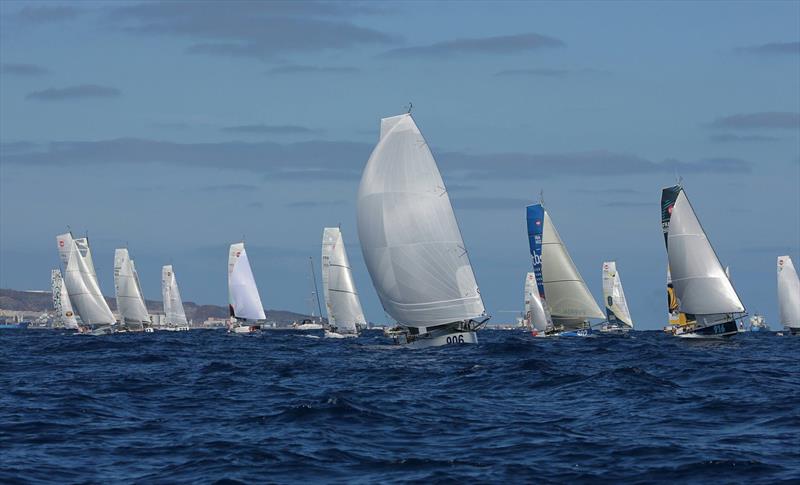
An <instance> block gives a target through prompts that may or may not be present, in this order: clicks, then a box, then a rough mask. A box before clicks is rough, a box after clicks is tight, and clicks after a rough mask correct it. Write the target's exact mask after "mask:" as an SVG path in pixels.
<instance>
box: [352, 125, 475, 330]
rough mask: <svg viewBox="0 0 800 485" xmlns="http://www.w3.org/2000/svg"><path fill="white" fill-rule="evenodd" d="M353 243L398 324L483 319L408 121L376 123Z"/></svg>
mask: <svg viewBox="0 0 800 485" xmlns="http://www.w3.org/2000/svg"><path fill="white" fill-rule="evenodd" d="M358 237H359V240H360V241H361V250H362V252H363V254H364V260H365V261H366V264H367V269H368V270H369V274H370V277H371V278H372V283H373V285H374V286H375V289H376V291H377V293H378V296H379V297H380V300H381V303H382V304H383V308H384V310H386V312H387V313H388V314H389V315H390V316H391V317H392V318H394V319H395V320H396V321H397V322H398V323H399V324H401V325H405V326H408V327H423V328H424V327H432V326H435V325H444V324H448V323H455V322H459V321H465V320H470V319H477V318H480V317H482V316H484V315H485V309H484V305H483V300H482V299H481V295H480V291H479V290H478V284H477V282H476V281H475V275H474V273H473V271H472V266H471V265H470V261H469V256H468V255H467V250H466V247H465V246H464V241H463V240H462V238H461V231H460V230H459V228H458V223H457V222H456V218H455V214H453V207H452V205H451V204H450V197H449V196H448V195H447V189H446V188H445V185H444V181H443V180H442V177H441V174H440V173H439V169H438V167H437V166H436V161H435V160H434V159H433V155H432V154H431V151H430V149H429V148H428V144H427V142H426V141H425V138H424V137H423V136H422V133H421V132H420V131H419V128H418V127H417V125H416V123H414V120H413V119H412V118H411V115H408V114H404V115H400V116H394V117H391V118H384V119H383V120H381V136H380V140H379V141H378V144H377V146H376V147H375V149H374V150H373V151H372V155H370V158H369V160H368V161H367V165H366V167H365V168H364V173H363V175H362V177H361V184H360V186H359V189H358Z"/></svg>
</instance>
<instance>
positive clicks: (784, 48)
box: [736, 42, 800, 56]
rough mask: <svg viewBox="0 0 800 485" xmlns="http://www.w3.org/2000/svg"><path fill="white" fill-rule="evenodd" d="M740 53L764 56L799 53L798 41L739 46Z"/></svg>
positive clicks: (799, 43)
mask: <svg viewBox="0 0 800 485" xmlns="http://www.w3.org/2000/svg"><path fill="white" fill-rule="evenodd" d="M736 52H739V53H740V54H756V55H764V56H774V55H795V56H796V55H800V42H770V43H768V44H759V45H751V46H747V47H739V48H738V49H736Z"/></svg>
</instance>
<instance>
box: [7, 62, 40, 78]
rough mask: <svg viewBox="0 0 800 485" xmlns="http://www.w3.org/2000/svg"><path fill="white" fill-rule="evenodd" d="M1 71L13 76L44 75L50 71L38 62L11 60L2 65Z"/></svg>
mask: <svg viewBox="0 0 800 485" xmlns="http://www.w3.org/2000/svg"><path fill="white" fill-rule="evenodd" d="M0 72H2V73H3V74H8V75H11V76H43V75H45V74H48V73H49V72H50V71H48V70H47V69H45V68H43V67H42V66H37V65H36V64H24V63H16V62H9V63H4V64H3V65H2V66H0Z"/></svg>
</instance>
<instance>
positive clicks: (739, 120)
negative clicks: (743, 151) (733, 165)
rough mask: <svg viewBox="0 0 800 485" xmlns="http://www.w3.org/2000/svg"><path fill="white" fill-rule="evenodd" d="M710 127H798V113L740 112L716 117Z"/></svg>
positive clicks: (750, 128)
mask: <svg viewBox="0 0 800 485" xmlns="http://www.w3.org/2000/svg"><path fill="white" fill-rule="evenodd" d="M710 126H711V127H712V128H722V129H739V130H753V129H764V128H773V129H789V130H796V129H798V128H800V113H790V112H786V111H765V112H760V113H740V114H735V115H731V116H725V117H722V118H717V119H716V120H714V121H712V122H711V124H710Z"/></svg>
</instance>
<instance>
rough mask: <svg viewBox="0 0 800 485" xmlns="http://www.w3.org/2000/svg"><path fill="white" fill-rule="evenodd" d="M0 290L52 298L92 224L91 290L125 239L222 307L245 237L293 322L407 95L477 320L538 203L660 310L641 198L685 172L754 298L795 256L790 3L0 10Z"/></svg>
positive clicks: (797, 82) (569, 238)
mask: <svg viewBox="0 0 800 485" xmlns="http://www.w3.org/2000/svg"><path fill="white" fill-rule="evenodd" d="M0 15H1V18H0V27H1V28H0V61H1V63H2V71H1V72H0V142H2V151H0V222H2V224H1V225H0V286H2V287H11V288H17V289H46V288H48V286H49V270H50V269H51V268H53V267H55V266H56V265H57V264H58V257H57V254H56V248H55V239H54V238H55V235H56V234H58V233H60V232H62V231H63V230H64V229H65V227H66V226H67V225H69V226H70V227H71V228H72V229H73V231H74V232H75V233H83V232H84V231H85V230H88V231H89V235H90V237H91V240H92V246H93V252H94V255H95V256H94V257H95V264H96V266H97V268H98V271H99V277H100V282H101V286H102V287H103V289H104V292H105V293H106V294H108V295H112V294H113V280H112V276H113V275H112V267H113V252H114V248H115V247H119V246H122V245H125V244H127V245H128V247H129V249H130V251H131V256H132V257H133V258H134V259H135V260H136V264H137V268H138V269H139V271H140V275H141V279H142V286H143V288H144V291H145V293H146V296H147V297H148V298H152V299H160V268H161V265H162V264H167V263H172V264H173V265H174V266H175V270H176V274H177V276H178V280H179V284H180V286H181V291H182V293H183V295H184V298H185V299H186V300H192V301H196V302H202V303H215V304H225V303H226V298H227V291H226V286H225V285H226V277H225V267H226V255H227V246H228V244H230V243H231V242H236V241H238V240H239V239H241V238H242V236H244V238H245V242H246V244H247V247H248V254H249V255H250V261H251V263H252V264H253V269H254V272H255V274H256V279H257V282H258V285H259V289H260V292H261V294H262V299H263V300H264V302H265V305H266V306H267V307H268V308H280V309H290V310H297V311H307V310H308V308H309V305H308V298H309V292H310V287H311V281H310V277H309V271H308V262H307V258H308V256H314V258H315V260H316V261H319V251H320V241H321V237H322V228H323V227H324V226H326V225H337V224H340V223H341V226H342V232H343V234H344V238H345V242H346V244H347V249H348V252H349V255H350V259H351V262H352V265H353V267H354V270H355V277H356V284H357V286H358V287H359V290H360V293H361V299H362V303H363V305H364V307H365V312H366V314H367V317H368V318H369V319H370V320H373V321H385V320H386V317H385V315H384V314H383V312H382V310H381V306H380V302H379V301H378V299H377V297H376V295H375V292H374V290H373V289H372V285H371V281H370V278H369V275H368V274H367V272H366V269H365V266H364V263H363V259H362V256H361V251H360V248H359V247H358V238H357V234H356V225H355V219H356V217H355V199H356V191H357V187H358V182H359V178H360V173H361V169H362V168H363V166H364V164H365V163H366V161H367V158H368V157H369V154H370V152H371V150H372V148H373V146H374V144H375V142H376V140H377V135H378V126H379V120H380V118H381V117H385V116H391V115H394V114H397V113H399V112H402V111H403V107H404V106H405V105H406V104H407V103H408V102H409V101H412V102H413V104H414V117H415V119H416V121H417V123H418V124H419V126H420V127H421V129H422V131H423V133H424V134H425V136H426V138H427V139H428V141H429V143H430V145H431V147H432V149H433V151H434V155H435V156H436V158H437V160H438V161H439V164H440V169H441V171H442V175H443V177H444V179H445V182H446V183H447V185H448V189H449V192H450V196H451V198H452V200H453V203H454V206H455V208H456V216H457V217H458V219H459V223H460V226H461V229H462V232H463V235H464V240H465V242H466V245H467V247H468V249H469V251H470V255H471V260H472V262H473V266H474V268H475V272H476V276H477V278H478V283H479V285H480V286H481V293H482V294H483V295H484V298H485V302H486V306H487V309H488V310H489V312H490V313H492V314H493V315H494V321H509V320H511V318H512V317H513V315H512V314H511V313H505V311H506V310H518V309H520V307H521V303H522V283H523V278H524V275H525V273H526V271H527V270H528V269H529V268H530V256H529V253H528V248H527V239H526V229H525V216H524V214H525V205H526V204H529V203H533V202H536V200H537V199H538V194H539V191H540V190H544V194H545V200H546V205H547V207H548V209H549V211H550V213H551V215H552V217H553V219H554V221H555V224H556V225H557V227H558V230H559V232H560V233H561V236H562V238H563V239H564V241H565V243H566V244H567V246H568V248H569V250H570V252H571V254H572V256H573V259H574V260H575V262H576V264H577V266H578V268H579V270H580V271H581V273H582V274H583V276H584V279H586V281H587V284H588V285H589V287H590V289H591V290H592V291H593V293H594V294H595V296H596V298H597V300H598V302H599V301H600V295H601V273H600V268H601V264H602V262H603V261H604V260H605V259H609V260H610V259H615V260H616V261H617V267H618V269H619V271H620V274H621V276H622V280H623V284H624V286H625V289H626V294H627V297H628V301H629V303H630V305H631V310H632V313H633V317H634V319H635V320H636V322H637V324H638V325H639V327H640V328H660V327H661V326H662V325H663V324H664V320H665V313H666V312H665V297H664V278H665V275H664V272H665V265H666V255H665V251H664V246H663V239H662V237H661V228H660V220H659V205H658V202H659V197H660V189H661V187H663V186H666V185H671V184H672V183H674V181H675V176H676V174H677V175H680V176H682V177H683V179H684V183H685V187H686V190H687V193H688V195H689V197H690V199H691V200H692V202H693V205H694V206H695V209H696V210H697V212H698V214H699V216H700V219H701V221H702V223H703V225H704V227H705V228H706V230H707V232H708V234H709V237H710V238H711V240H712V243H713V244H714V246H715V248H716V250H717V253H718V254H719V256H720V259H721V260H722V261H723V264H729V265H730V266H731V268H732V274H733V280H734V283H735V285H736V287H737V289H738V290H739V292H740V294H741V296H742V299H743V300H744V303H745V305H746V306H747V308H748V310H750V311H751V312H753V311H758V312H761V313H764V314H765V315H766V316H767V318H768V321H769V322H771V323H772V325H773V327H776V326H777V325H776V324H775V322H776V320H777V302H776V296H775V292H776V282H775V280H776V277H775V258H776V256H778V255H780V254H789V255H791V256H792V257H793V259H794V260H795V261H796V264H797V263H798V262H800V261H799V260H800V254H799V253H800V195H798V193H799V192H800V190H798V189H800V4H798V3H797V2H750V3H748V2H706V3H689V2H672V3H669V2H661V3H657V2H587V3H582V2H567V3H564V2H560V3H556V2H553V3H544V2H539V3H535V2H527V3H522V2H520V3H516V2H506V3H503V2H487V3H482V2H469V3H467V2H464V3H433V2H430V3H423V2H416V3H410V2H397V3H389V2H383V3H377V2H371V3H301V2H285V3H284V2H272V3H266V2H242V3H238V4H237V3H235V2H221V3H215V2H202V3H200V2H182V3H155V2H151V3H138V2H127V3H125V2H80V3H66V2H61V3H58V2H53V3H47V2H13V1H6V2H2V3H0Z"/></svg>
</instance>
